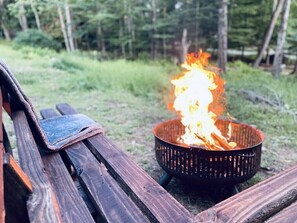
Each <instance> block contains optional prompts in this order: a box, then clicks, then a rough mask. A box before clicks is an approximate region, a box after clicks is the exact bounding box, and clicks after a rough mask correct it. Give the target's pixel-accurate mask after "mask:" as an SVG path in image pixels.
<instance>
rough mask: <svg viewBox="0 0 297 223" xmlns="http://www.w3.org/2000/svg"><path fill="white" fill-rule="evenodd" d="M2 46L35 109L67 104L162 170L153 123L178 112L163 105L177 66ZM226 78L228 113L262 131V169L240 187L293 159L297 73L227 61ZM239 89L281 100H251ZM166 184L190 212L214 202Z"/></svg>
mask: <svg viewBox="0 0 297 223" xmlns="http://www.w3.org/2000/svg"><path fill="white" fill-rule="evenodd" d="M0 52H1V56H0V58H1V59H3V60H4V61H5V62H6V63H7V64H8V65H9V67H10V68H11V70H12V71H13V73H14V74H15V75H16V77H17V79H18V80H19V82H20V83H21V86H22V87H23V90H24V92H25V93H26V94H27V96H28V97H29V98H30V99H31V101H32V103H33V104H34V106H35V108H36V110H39V109H41V108H53V107H54V106H55V104H57V103H62V102H67V103H69V104H71V105H72V106H73V107H75V108H76V109H77V110H78V111H79V112H81V113H84V114H86V115H88V116H90V117H92V118H93V119H94V120H96V121H97V122H99V123H100V124H101V125H102V126H103V127H104V129H105V133H106V134H107V136H108V137H109V138H111V139H112V140H113V141H114V142H115V143H116V144H117V145H118V146H119V147H120V148H121V149H123V150H124V151H125V152H126V153H128V154H129V155H130V156H131V157H132V159H133V160H135V161H136V162H137V163H138V164H139V165H141V166H142V167H143V168H144V169H145V170H146V171H147V172H148V173H149V174H150V175H151V176H152V177H153V178H154V179H156V180H157V179H158V177H159V176H160V175H161V174H162V171H161V170H160V167H159V166H158V164H157V162H156V160H155V157H154V137H153V134H152V128H153V126H154V125H155V124H156V123H158V122H161V121H164V120H167V119H171V118H173V117H175V116H176V114H175V113H174V112H173V111H169V110H168V108H167V104H168V103H169V102H171V100H172V99H171V97H170V91H171V84H170V79H171V78H172V77H173V76H175V75H176V74H178V73H179V72H180V68H178V67H176V66H174V65H173V64H171V63H170V62H166V61H158V62H152V61H141V60H138V61H125V60H113V61H98V60H97V59H96V55H95V53H94V54H93V53H82V52H77V53H73V54H68V53H65V52H61V53H55V52H53V51H50V50H44V49H33V48H28V47H25V48H21V49H18V50H17V49H14V48H13V47H12V46H11V45H10V44H9V43H6V42H1V43H0ZM225 79H226V82H227V84H226V96H227V107H228V112H229V113H230V115H232V116H233V117H236V118H237V119H238V121H240V122H245V123H247V124H250V125H254V126H256V127H257V128H259V129H261V130H262V131H263V132H264V133H265V135H266V140H265V143H264V148H263V153H262V164H261V166H262V168H261V170H260V171H259V173H258V174H257V175H256V176H255V177H253V178H252V179H251V180H249V181H248V182H247V183H244V184H242V185H240V187H239V188H240V190H243V189H244V188H246V187H248V186H250V185H253V184H255V183H256V182H259V181H261V180H263V179H265V178H267V177H269V176H272V175H273V174H275V173H277V172H279V171H281V170H283V169H285V168H287V167H289V166H291V165H293V164H296V163H297V152H296V150H297V139H296V132H297V125H296V122H297V118H296V116H297V97H296V88H297V78H296V77H292V76H284V77H282V78H281V79H279V80H275V79H273V78H272V76H271V74H269V73H267V72H265V71H262V70H260V69H253V68H250V67H249V66H248V65H246V64H243V63H241V62H234V63H231V64H229V66H228V73H227V75H226V76H225ZM243 90H245V91H251V92H254V93H255V94H257V95H260V96H261V97H263V98H265V99H267V100H268V101H273V102H275V101H276V102H280V104H279V106H273V105H271V104H269V103H264V102H263V101H259V100H256V101H251V100H249V99H248V98H246V96H245V95H244V94H243V93H242V92H243ZM9 134H10V135H12V134H13V133H12V132H11V131H9ZM184 189H185V190H184ZM167 190H168V191H169V192H170V193H171V194H172V195H173V196H175V197H176V198H177V199H178V200H179V201H180V202H181V203H182V204H183V205H185V206H186V207H187V208H188V209H189V210H190V211H191V212H193V213H198V212H199V211H201V210H203V209H205V208H208V207H209V206H211V205H213V204H214V201H213V200H211V199H209V196H208V194H204V191H199V190H197V189H196V190H195V188H194V189H193V188H188V186H187V185H184V184H183V183H181V182H180V181H178V180H174V181H173V182H171V183H170V184H169V186H168V188H167Z"/></svg>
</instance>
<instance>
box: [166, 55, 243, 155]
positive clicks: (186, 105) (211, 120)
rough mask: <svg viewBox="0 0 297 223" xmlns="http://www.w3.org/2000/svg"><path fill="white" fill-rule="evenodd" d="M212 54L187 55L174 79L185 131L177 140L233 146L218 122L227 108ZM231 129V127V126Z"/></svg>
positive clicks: (176, 104) (223, 147) (176, 106)
mask: <svg viewBox="0 0 297 223" xmlns="http://www.w3.org/2000/svg"><path fill="white" fill-rule="evenodd" d="M209 57H210V54H208V53H205V52H202V51H200V52H199V53H198V55H197V56H195V54H194V53H191V54H188V55H187V60H186V62H185V63H184V64H183V65H182V67H183V68H185V69H186V71H185V72H183V73H182V74H181V75H180V76H179V77H177V78H175V79H173V80H172V81H171V82H172V84H173V85H174V86H175V91H174V93H175V96H176V99H175V101H174V104H173V107H174V109H175V110H176V111H177V112H179V114H180V116H181V122H182V124H183V125H184V126H185V133H184V134H183V135H182V136H180V137H179V138H178V139H177V142H179V143H184V144H187V145H199V146H203V147H205V148H207V149H209V150H231V149H234V148H236V146H237V144H236V143H235V142H232V141H229V140H228V139H229V138H231V136H230V137H228V138H226V137H224V136H223V135H222V133H221V131H220V130H219V129H218V128H217V126H216V121H217V120H218V117H219V116H220V115H222V114H223V113H224V111H225V109H224V108H225V106H224V101H225V99H224V84H225V82H224V80H223V79H222V78H221V77H220V76H219V74H218V73H217V72H216V70H218V69H217V68H214V67H210V66H209V65H208V59H209ZM229 132H231V129H229Z"/></svg>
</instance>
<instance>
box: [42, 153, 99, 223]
mask: <svg viewBox="0 0 297 223" xmlns="http://www.w3.org/2000/svg"><path fill="white" fill-rule="evenodd" d="M42 160H43V163H44V166H45V169H46V173H47V175H48V176H49V180H50V182H51V185H52V187H53V190H54V192H55V195H56V197H57V201H58V204H59V206H60V210H61V213H62V219H63V221H64V222H69V223H71V222H76V223H86V222H94V219H93V217H92V215H91V213H90V212H89V210H88V208H87V206H86V204H85V203H84V201H83V199H82V198H81V197H80V196H79V193H78V190H77V188H76V186H75V185H74V182H73V180H72V179H71V176H70V174H69V172H68V170H67V168H66V166H65V165H64V163H63V161H62V159H61V156H60V154H59V153H53V154H48V155H44V156H42Z"/></svg>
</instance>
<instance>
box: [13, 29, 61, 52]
mask: <svg viewBox="0 0 297 223" xmlns="http://www.w3.org/2000/svg"><path fill="white" fill-rule="evenodd" d="M14 43H15V44H16V45H17V46H32V47H40V48H49V49H54V50H57V51H58V50H60V49H61V47H62V46H61V44H60V43H59V42H57V41H56V40H54V39H53V37H51V36H50V35H49V34H47V33H45V32H43V31H40V30H36V29H29V30H27V31H25V32H20V33H18V34H17V36H16V38H15V39H14Z"/></svg>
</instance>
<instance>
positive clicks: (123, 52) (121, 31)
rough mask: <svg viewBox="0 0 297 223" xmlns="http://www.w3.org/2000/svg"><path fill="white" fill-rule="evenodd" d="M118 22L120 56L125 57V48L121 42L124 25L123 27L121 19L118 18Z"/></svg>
mask: <svg viewBox="0 0 297 223" xmlns="http://www.w3.org/2000/svg"><path fill="white" fill-rule="evenodd" d="M119 23H120V28H119V40H120V43H121V50H122V56H123V57H124V58H126V49H125V44H124V42H123V36H124V27H123V23H124V22H123V21H122V19H120V21H119Z"/></svg>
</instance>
